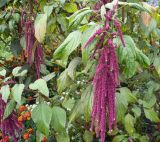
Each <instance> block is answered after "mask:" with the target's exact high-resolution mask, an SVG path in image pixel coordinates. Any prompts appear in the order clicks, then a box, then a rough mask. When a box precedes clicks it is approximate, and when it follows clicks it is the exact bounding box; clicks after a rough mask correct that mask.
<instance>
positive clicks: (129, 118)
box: [124, 113, 135, 134]
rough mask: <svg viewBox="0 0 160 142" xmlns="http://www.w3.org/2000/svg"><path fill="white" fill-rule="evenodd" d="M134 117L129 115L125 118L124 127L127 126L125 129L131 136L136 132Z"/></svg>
mask: <svg viewBox="0 0 160 142" xmlns="http://www.w3.org/2000/svg"><path fill="white" fill-rule="evenodd" d="M134 121H135V120H134V117H133V116H132V115H130V114H129V113H128V114H127V115H126V116H125V118H124V122H125V123H124V126H125V129H126V131H127V132H128V133H129V134H133V132H134V131H135V129H134V123H135V122H134Z"/></svg>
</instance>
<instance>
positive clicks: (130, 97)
mask: <svg viewBox="0 0 160 142" xmlns="http://www.w3.org/2000/svg"><path fill="white" fill-rule="evenodd" d="M119 90H120V93H122V94H124V95H125V97H126V98H127V101H128V103H135V102H136V101H137V99H136V97H135V96H134V95H133V94H132V93H131V91H130V90H129V89H128V88H127V87H123V88H120V89H119Z"/></svg>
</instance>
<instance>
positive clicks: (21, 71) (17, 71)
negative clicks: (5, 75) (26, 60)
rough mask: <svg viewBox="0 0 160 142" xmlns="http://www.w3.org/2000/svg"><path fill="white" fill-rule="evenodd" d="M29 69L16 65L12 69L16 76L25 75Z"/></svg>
mask: <svg viewBox="0 0 160 142" xmlns="http://www.w3.org/2000/svg"><path fill="white" fill-rule="evenodd" d="M27 72H28V71H27V69H23V68H22V67H16V68H14V69H13V70H12V74H13V76H15V77H18V76H25V75H26V74H27Z"/></svg>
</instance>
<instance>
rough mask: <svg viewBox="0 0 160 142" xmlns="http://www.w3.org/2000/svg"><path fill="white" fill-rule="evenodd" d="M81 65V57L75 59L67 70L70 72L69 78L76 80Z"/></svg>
mask: <svg viewBox="0 0 160 142" xmlns="http://www.w3.org/2000/svg"><path fill="white" fill-rule="evenodd" d="M80 63H81V58H80V57H76V58H74V59H73V60H72V61H71V62H70V63H69V66H68V68H67V71H68V76H69V77H70V78H71V79H72V80H75V76H76V68H77V66H78V65H79V64H80Z"/></svg>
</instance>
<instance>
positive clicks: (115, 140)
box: [112, 135, 125, 142]
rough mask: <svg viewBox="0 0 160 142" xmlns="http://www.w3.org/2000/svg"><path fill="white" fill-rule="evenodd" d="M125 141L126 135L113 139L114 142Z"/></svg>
mask: <svg viewBox="0 0 160 142" xmlns="http://www.w3.org/2000/svg"><path fill="white" fill-rule="evenodd" d="M123 139H125V135H118V136H115V137H114V138H113V140H112V142H121V141H122V140H123Z"/></svg>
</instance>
